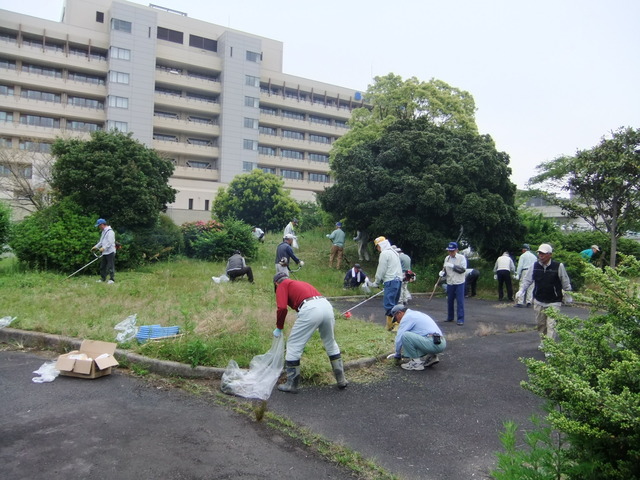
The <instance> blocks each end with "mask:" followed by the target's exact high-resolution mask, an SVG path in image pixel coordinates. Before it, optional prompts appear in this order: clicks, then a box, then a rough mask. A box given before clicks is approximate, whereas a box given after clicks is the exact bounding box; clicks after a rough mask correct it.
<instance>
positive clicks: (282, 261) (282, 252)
mask: <svg viewBox="0 0 640 480" xmlns="http://www.w3.org/2000/svg"><path fill="white" fill-rule="evenodd" d="M293 240H294V238H293V235H291V234H286V235H285V236H284V238H283V239H282V243H281V244H280V245H278V246H277V247H276V273H280V272H282V273H284V274H286V275H287V277H288V276H289V263H290V261H291V260H292V259H293V261H294V262H296V263H297V264H298V265H300V266H301V267H302V266H303V265H304V262H303V261H302V260H300V259H299V258H298V257H296V255H295V253H293V248H291V244H292V243H293Z"/></svg>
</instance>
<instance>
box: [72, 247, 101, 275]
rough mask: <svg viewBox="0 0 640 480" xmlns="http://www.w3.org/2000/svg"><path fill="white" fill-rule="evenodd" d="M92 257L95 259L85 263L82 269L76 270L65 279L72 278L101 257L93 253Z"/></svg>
mask: <svg viewBox="0 0 640 480" xmlns="http://www.w3.org/2000/svg"><path fill="white" fill-rule="evenodd" d="M92 253H93V255H94V256H95V257H96V258H94V259H93V260H91V261H90V262H89V263H87V264H86V265H85V266H84V267H81V268H79V269H78V270H76V271H75V272H73V273H72V274H71V275H69V276H68V277H67V278H71V277H73V276H74V275H75V274H76V273H78V272H80V271H82V270H84V269H85V268H87V267H88V266H89V265H91V264H92V263H93V262H95V261H96V260H98V259H99V258H100V257H102V255H96V252H93V251H92Z"/></svg>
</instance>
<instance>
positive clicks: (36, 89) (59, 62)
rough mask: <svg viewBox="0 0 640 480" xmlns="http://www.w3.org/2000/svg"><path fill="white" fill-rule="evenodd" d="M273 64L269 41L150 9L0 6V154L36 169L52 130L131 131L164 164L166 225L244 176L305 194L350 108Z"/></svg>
mask: <svg viewBox="0 0 640 480" xmlns="http://www.w3.org/2000/svg"><path fill="white" fill-rule="evenodd" d="M282 64H283V44H282V42H279V41H276V40H271V39H268V38H264V37H260V36H257V35H252V34H250V33H244V32H240V31H237V30H232V29H229V28H225V27H223V26H220V25H215V24H211V23H207V22H204V21H201V20H197V19H194V18H190V17H188V16H187V14H186V13H182V12H178V11H175V10H171V9H167V8H163V7H159V6H155V5H150V6H149V7H146V6H142V5H138V4H135V3H131V2H127V1H122V0H66V2H65V6H64V10H63V12H62V20H61V21H60V22H53V21H49V20H44V19H39V18H36V17H31V16H26V15H21V14H18V13H14V12H10V11H6V10H0V148H2V149H14V150H13V151H15V152H19V153H22V154H23V155H22V156H21V157H19V158H21V159H23V158H25V154H28V155H26V156H27V157H29V158H31V159H33V161H34V162H37V161H38V158H46V156H47V153H48V151H49V149H50V145H51V142H52V141H53V140H54V139H55V138H56V137H57V136H63V137H80V138H88V136H89V132H91V131H94V130H112V129H118V130H121V131H126V132H132V134H133V136H134V138H136V139H138V140H139V141H140V142H142V143H144V144H145V145H147V146H149V147H152V148H154V149H155V150H156V151H157V152H159V153H160V154H161V155H163V156H164V157H166V158H169V159H170V160H171V161H172V162H173V163H174V164H175V171H174V174H173V176H172V178H171V180H170V182H171V184H172V186H173V187H174V188H176V189H177V190H178V194H177V196H176V201H175V203H173V204H172V205H170V208H169V213H170V215H171V216H172V218H173V219H174V221H176V223H182V222H184V221H190V220H198V219H208V218H210V213H209V210H210V208H211V202H212V199H213V198H214V196H215V192H216V191H217V189H218V188H219V187H221V186H225V185H227V184H228V183H229V182H230V181H231V180H232V179H233V178H234V177H235V176H236V175H238V174H242V173H245V172H249V171H251V170H253V169H255V168H259V169H262V170H264V171H267V172H270V173H274V174H276V175H278V176H280V177H282V178H283V180H284V183H285V188H288V189H290V190H291V191H292V195H293V197H294V198H295V199H297V200H313V199H314V194H315V192H318V191H322V190H323V189H324V188H325V187H326V186H328V185H330V184H331V177H330V173H329V163H328V160H329V151H330V149H331V145H332V144H333V142H334V141H335V140H336V139H338V138H339V137H340V136H342V135H343V134H345V133H346V132H347V128H348V127H347V120H348V119H349V118H350V116H351V111H352V110H353V109H354V108H358V107H361V106H363V100H362V96H361V94H360V92H357V91H355V90H351V89H348V88H343V87H339V86H335V85H329V84H326V83H322V82H317V81H314V80H311V79H306V78H300V77H296V76H292V75H288V74H285V73H284V72H283V71H282ZM4 151H5V155H3V156H1V157H0V159H4V160H1V161H0V175H6V173H7V165H6V162H7V159H9V158H12V157H11V155H6V153H8V152H9V151H8V150H4ZM20 151H22V152H20ZM20 161H21V162H24V160H20ZM2 162H5V164H4V165H3V164H2ZM22 171H23V172H24V175H25V177H27V178H29V177H30V176H31V175H34V169H33V168H32V167H31V165H24V168H23V169H22ZM2 197H4V198H6V199H11V200H12V201H14V202H19V201H20V199H19V198H13V197H15V192H11V191H7V189H6V188H4V191H0V198H2Z"/></svg>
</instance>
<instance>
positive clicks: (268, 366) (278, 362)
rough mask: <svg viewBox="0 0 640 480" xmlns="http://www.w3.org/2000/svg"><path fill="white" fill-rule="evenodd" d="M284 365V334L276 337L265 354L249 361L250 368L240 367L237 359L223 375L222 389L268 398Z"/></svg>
mask: <svg viewBox="0 0 640 480" xmlns="http://www.w3.org/2000/svg"><path fill="white" fill-rule="evenodd" d="M283 367H284V335H280V336H279V337H274V338H273V341H272V342H271V350H269V351H268V352H267V353H265V354H263V355H256V356H255V357H253V359H252V360H251V362H250V363H249V370H244V369H241V368H240V367H238V364H237V363H236V361H235V360H229V365H228V366H227V369H226V370H225V372H224V374H223V375H222V382H221V383H220V389H221V390H222V391H223V392H224V393H227V394H230V395H238V396H239V397H245V398H257V399H259V400H267V399H268V398H269V397H270V396H271V391H272V390H273V387H274V386H275V384H276V382H277V381H278V379H279V378H280V374H281V373H282V368H283Z"/></svg>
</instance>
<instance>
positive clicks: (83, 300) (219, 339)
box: [0, 232, 393, 382]
mask: <svg viewBox="0 0 640 480" xmlns="http://www.w3.org/2000/svg"><path fill="white" fill-rule="evenodd" d="M324 233H325V232H310V233H307V234H303V235H301V236H300V250H299V251H297V252H296V254H297V255H298V256H299V258H301V259H302V260H304V261H305V266H304V267H303V268H302V269H300V271H298V272H296V273H295V274H294V275H295V278H297V279H299V280H303V281H307V282H309V283H311V284H312V285H314V286H315V287H316V288H317V289H318V290H319V291H320V292H321V293H323V294H324V295H325V296H327V297H334V296H340V295H344V294H345V293H352V292H345V291H344V290H343V289H342V279H343V278H344V274H345V272H346V270H347V268H348V265H344V264H343V267H342V268H341V269H340V270H335V269H334V270H331V269H329V268H328V252H329V246H330V242H329V241H328V240H327V239H326V238H324ZM326 233H328V232H326ZM280 241H281V235H279V234H278V235H275V234H274V235H268V236H267V239H266V241H265V243H264V244H263V245H261V246H260V251H259V252H258V254H257V255H256V257H255V258H253V259H247V263H248V264H249V265H250V266H251V267H252V268H253V272H254V276H255V284H253V285H251V284H249V282H248V281H247V280H246V278H244V279H242V280H239V281H236V282H234V283H230V282H229V283H220V284H217V283H214V282H213V281H212V279H211V277H212V276H220V275H221V274H222V273H224V268H225V264H226V262H204V261H197V260H192V259H185V258H175V259H173V260H171V261H169V262H163V263H157V264H152V265H148V266H145V267H142V268H139V269H136V270H134V271H122V272H121V271H117V272H116V283H115V284H113V285H107V284H103V283H96V281H97V279H98V276H97V269H98V267H97V265H96V264H97V263H98V262H96V264H94V265H91V266H90V267H89V268H87V272H86V274H82V275H80V274H78V275H75V276H73V277H71V278H66V277H67V275H68V274H55V273H50V272H32V271H28V272H24V271H21V269H20V268H19V266H18V265H17V263H16V261H15V260H14V259H3V260H0V317H4V316H11V317H17V318H16V320H15V321H14V322H13V323H12V324H11V327H13V328H20V329H24V330H32V331H39V332H46V333H52V334H58V335H65V336H70V337H75V338H79V339H85V338H87V339H94V340H104V341H115V336H116V334H117V333H118V332H117V331H115V330H114V326H115V325H117V324H118V323H120V322H121V321H122V320H124V319H125V318H127V317H128V316H130V315H133V314H136V315H137V325H138V326H141V325H162V326H173V325H178V326H179V327H180V331H181V333H182V334H183V335H182V336H181V337H180V338H178V339H172V340H165V341H157V342H149V343H147V344H143V345H138V343H137V342H136V341H135V340H134V341H130V342H127V343H126V344H123V345H120V347H121V348H128V349H130V350H132V351H135V352H137V353H141V354H144V355H147V356H151V357H155V358H162V359H168V360H174V361H179V362H185V363H189V364H191V365H193V366H196V365H205V366H215V367H226V365H227V364H228V362H229V360H231V359H234V360H236V361H237V362H238V364H239V365H240V366H244V367H246V366H248V364H249V361H250V360H251V359H252V358H253V357H254V356H255V355H259V354H262V353H264V352H266V351H267V350H269V348H270V346H271V339H272V331H273V329H274V328H275V318H276V317H275V311H276V306H275V296H274V291H273V283H272V278H273V274H274V273H275V267H274V262H275V248H276V246H277V244H278V243H280ZM348 245H349V244H348ZM351 245H353V244H352V243H351ZM355 252H356V251H355V248H349V247H347V250H346V253H347V255H348V256H349V253H351V255H350V257H352V258H350V260H352V261H353V260H355V259H357V254H356V253H355ZM89 260H90V259H89ZM89 260H87V261H89ZM79 267H80V266H79ZM79 267H78V268H79ZM94 267H95V268H94ZM365 267H366V265H365ZM292 268H294V267H292ZM116 269H117V259H116ZM367 270H368V271H370V272H368V273H370V274H371V275H372V274H373V273H374V271H375V263H373V262H372V263H370V264H369V265H368V268H367ZM70 273H71V272H70ZM82 273H85V272H82ZM292 278H293V276H292ZM361 300H362V299H360V300H354V305H355V303H357V302H358V301H361ZM381 314H382V313H381ZM294 320H295V312H294V311H292V310H289V314H288V316H287V322H286V325H285V334H288V332H289V330H290V328H291V325H292V324H293V322H294ZM335 333H336V340H337V341H338V344H339V345H340V348H341V350H342V354H343V357H344V358H345V361H350V360H355V359H359V358H364V357H371V356H378V355H382V354H385V353H388V352H391V351H392V350H393V336H392V335H389V333H388V332H386V331H385V330H384V329H383V328H382V327H381V326H380V325H376V324H373V323H371V322H367V321H364V320H363V319H358V318H357V315H356V316H354V317H352V318H351V319H349V320H347V319H344V318H343V317H341V316H340V315H339V312H336V327H335ZM302 365H303V375H304V376H305V377H306V378H307V379H310V380H317V381H319V382H322V381H323V380H322V379H323V378H324V377H327V376H328V374H329V372H330V364H329V361H328V359H327V357H326V353H325V352H324V349H323V347H322V342H321V341H320V338H319V335H318V334H317V333H316V334H315V335H314V337H313V338H312V340H311V341H310V342H309V343H308V345H307V348H306V349H305V354H304V357H303V361H302ZM327 378H328V377H327Z"/></svg>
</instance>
